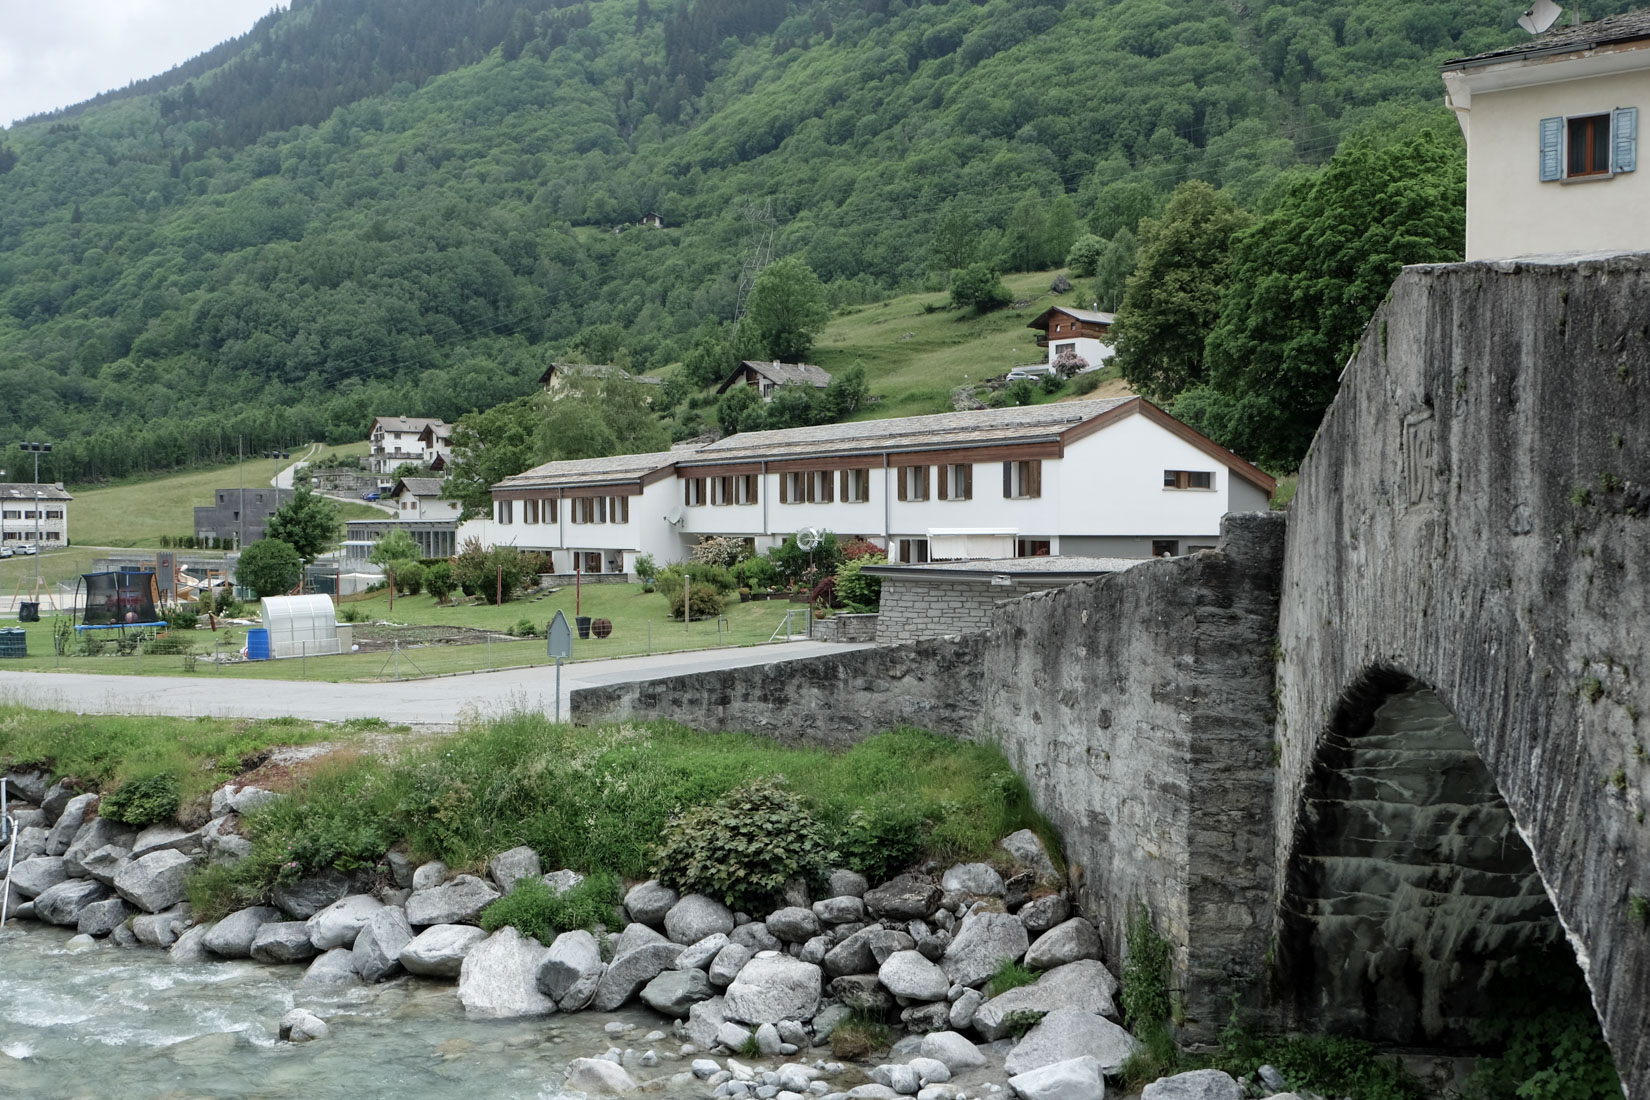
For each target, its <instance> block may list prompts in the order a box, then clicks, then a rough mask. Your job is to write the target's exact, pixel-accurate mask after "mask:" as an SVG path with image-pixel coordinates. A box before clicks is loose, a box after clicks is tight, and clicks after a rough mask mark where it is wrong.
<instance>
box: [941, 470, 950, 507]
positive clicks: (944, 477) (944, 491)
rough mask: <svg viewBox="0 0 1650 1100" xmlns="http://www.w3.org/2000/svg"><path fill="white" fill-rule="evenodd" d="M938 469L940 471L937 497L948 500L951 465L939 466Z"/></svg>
mask: <svg viewBox="0 0 1650 1100" xmlns="http://www.w3.org/2000/svg"><path fill="white" fill-rule="evenodd" d="M939 471H940V492H939V497H940V499H941V500H950V499H951V467H949V466H941V467H940V468H939Z"/></svg>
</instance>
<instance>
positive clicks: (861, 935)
mask: <svg viewBox="0 0 1650 1100" xmlns="http://www.w3.org/2000/svg"><path fill="white" fill-rule="evenodd" d="M882 931H883V927H882V925H880V924H873V925H870V926H869V927H866V928H861V929H860V930H859V931H858V932H855V933H854V934H853V935H851V936H847V937H845V938H844V939H843V941H842V942H841V943H839V944H837V945H836V946H835V947H833V948H831V949H830V950H829V951H827V952H825V973H827V974H829V975H830V976H831V977H833V978H838V977H841V976H842V975H844V974H865V973H868V972H870V971H872V970H875V969H877V967H879V966H881V965H882V963H881V962H880V961H879V960H878V959H877V957H876V955H875V954H874V953H873V952H872V950H871V941H872V940H873V939H875V938H876V936H877V934H878V933H879V932H882ZM883 957H884V958H886V957H887V956H883Z"/></svg>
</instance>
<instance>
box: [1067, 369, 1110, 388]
mask: <svg viewBox="0 0 1650 1100" xmlns="http://www.w3.org/2000/svg"><path fill="white" fill-rule="evenodd" d="M1102 373H1104V372H1103V371H1097V370H1091V371H1089V372H1088V373H1086V374H1079V375H1077V376H1076V377H1075V378H1073V379H1072V380H1071V392H1072V393H1093V392H1094V391H1095V390H1097V389H1099V388H1100V381H1101V379H1100V375H1101V374H1102Z"/></svg>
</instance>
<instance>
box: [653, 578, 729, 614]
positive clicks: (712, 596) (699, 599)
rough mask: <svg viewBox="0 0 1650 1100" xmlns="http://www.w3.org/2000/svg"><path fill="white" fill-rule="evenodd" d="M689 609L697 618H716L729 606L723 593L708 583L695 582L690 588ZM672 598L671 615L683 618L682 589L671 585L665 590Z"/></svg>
mask: <svg viewBox="0 0 1650 1100" xmlns="http://www.w3.org/2000/svg"><path fill="white" fill-rule="evenodd" d="M688 591H689V596H688V600H689V610H690V611H691V612H692V613H693V617H694V618H695V619H714V618H715V617H716V616H718V615H720V614H721V613H722V612H723V610H724V609H725V608H726V607H727V601H726V600H725V599H724V598H723V596H722V593H720V592H718V591H717V590H716V589H714V588H712V587H711V586H710V585H708V584H695V585H692V586H691V587H690V588H689V590H688ZM665 593H666V596H667V598H668V599H669V600H670V617H671V618H673V619H680V618H682V590H681V588H679V587H671V588H668V589H666V590H665Z"/></svg>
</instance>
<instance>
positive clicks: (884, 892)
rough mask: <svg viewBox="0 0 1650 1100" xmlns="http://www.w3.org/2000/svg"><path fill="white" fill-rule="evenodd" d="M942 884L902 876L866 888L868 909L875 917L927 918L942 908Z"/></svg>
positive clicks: (866, 905) (911, 876) (910, 876)
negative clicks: (940, 886) (871, 887)
mask: <svg viewBox="0 0 1650 1100" xmlns="http://www.w3.org/2000/svg"><path fill="white" fill-rule="evenodd" d="M943 894H944V891H942V890H941V889H940V888H939V887H938V886H936V885H934V884H933V883H932V882H930V881H928V880H927V879H925V878H918V877H916V876H914V875H900V876H899V877H898V878H895V879H891V880H889V881H888V882H885V883H883V884H882V885H881V886H878V887H876V888H874V889H871V890H867V891H865V908H866V909H867V910H869V911H870V913H871V915H872V916H875V917H887V918H889V919H891V920H927V919H928V918H929V917H930V916H932V915H933V913H934V910H936V909H938V908H939V907H940V898H941V897H942V896H943Z"/></svg>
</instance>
